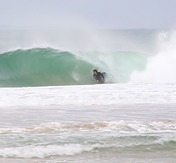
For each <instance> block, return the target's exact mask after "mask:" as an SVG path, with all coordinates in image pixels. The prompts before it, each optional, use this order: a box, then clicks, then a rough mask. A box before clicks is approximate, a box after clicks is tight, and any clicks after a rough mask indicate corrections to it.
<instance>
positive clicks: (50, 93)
mask: <svg viewBox="0 0 176 163" xmlns="http://www.w3.org/2000/svg"><path fill="white" fill-rule="evenodd" d="M175 99H176V84H109V85H108V84H103V85H87V86H86V85H85V86H83V85H82V86H58V87H33V88H32V87H31V88H25V87H24V88H0V107H6V106H23V107H24V106H57V105H82V106H86V105H112V104H113V105H116V104H117V105H119V104H140V103H142V104H144V103H148V104H163V103H164V104H169V103H175Z"/></svg>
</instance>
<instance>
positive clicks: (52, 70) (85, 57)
mask: <svg viewBox="0 0 176 163" xmlns="http://www.w3.org/2000/svg"><path fill="white" fill-rule="evenodd" d="M147 58H148V56H147V55H144V54H141V53H137V52H129V51H127V52H123V51H115V52H111V51H109V52H97V51H88V52H87V51H86V52H75V53H72V52H69V51H60V50H56V49H52V48H32V49H27V50H22V49H18V50H15V51H9V52H6V53H3V54H0V86H1V87H7V86H10V87H15V86H16V87H17V86H18V87H21V86H56V85H76V84H79V85H80V84H95V83H96V82H95V81H94V80H93V78H92V70H93V69H95V68H97V69H99V70H100V71H103V72H106V74H107V76H106V82H107V83H117V82H128V81H129V80H130V75H131V73H132V72H133V71H135V70H143V69H144V68H145V65H146V61H147Z"/></svg>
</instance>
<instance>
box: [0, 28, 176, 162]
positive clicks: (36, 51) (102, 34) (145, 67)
mask: <svg viewBox="0 0 176 163" xmlns="http://www.w3.org/2000/svg"><path fill="white" fill-rule="evenodd" d="M175 34H176V33H175V31H174V30H166V29H165V30H156V29H155V30H152V29H140V30H99V31H98V30H86V31H84V30H72V31H68V30H62V31H57V30H43V31H39V30H38V31H37V30H36V31H31V30H1V31H0V36H1V37H0V111H1V114H0V162H2V163H36V162H37V163H38V162H41V163H58V162H69V163H70V162H75V163H78V162H79V163H83V162H87V163H97V162H99V163H106V162H111V163H117V162H120V163H121V162H122V163H175V162H176V154H175V151H176V73H175V62H176V46H175V42H176V35H175ZM93 69H98V70H99V71H101V72H106V76H105V78H106V82H105V83H104V84H96V82H95V81H94V79H93V78H92V70H93Z"/></svg>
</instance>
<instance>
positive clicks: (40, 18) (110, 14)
mask: <svg viewBox="0 0 176 163" xmlns="http://www.w3.org/2000/svg"><path fill="white" fill-rule="evenodd" d="M89 27H93V28H105V29H107V28H108V29H109V28H110V29H112V28H113V29H124V28H175V27H176V0H0V29H3V28H11V29H17V28H20V29H23V28H32V29H40V28H43V29H47V28H49V29H57V28H89Z"/></svg>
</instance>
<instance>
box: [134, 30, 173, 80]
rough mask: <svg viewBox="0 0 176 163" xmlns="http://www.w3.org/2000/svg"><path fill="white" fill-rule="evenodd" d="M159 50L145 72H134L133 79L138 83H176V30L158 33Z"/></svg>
mask: <svg viewBox="0 0 176 163" xmlns="http://www.w3.org/2000/svg"><path fill="white" fill-rule="evenodd" d="M157 43H158V50H157V52H156V54H155V55H154V56H153V57H152V58H151V59H150V60H149V62H148V64H147V67H146V70H145V71H144V72H134V73H133V74H132V76H131V81H133V82H137V83H141V82H142V83H176V71H175V69H176V64H175V63H176V46H175V44H176V32H175V31H174V32H164V33H163V32H161V33H159V35H158V40H157Z"/></svg>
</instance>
